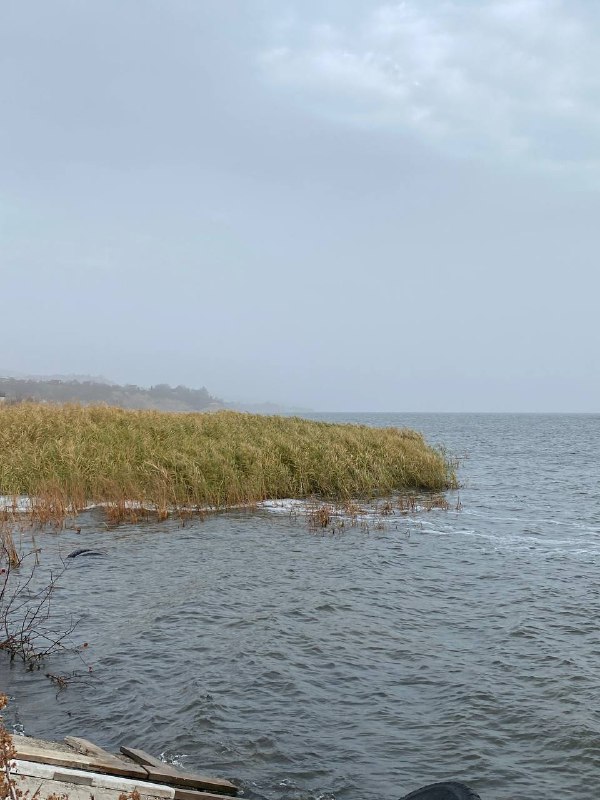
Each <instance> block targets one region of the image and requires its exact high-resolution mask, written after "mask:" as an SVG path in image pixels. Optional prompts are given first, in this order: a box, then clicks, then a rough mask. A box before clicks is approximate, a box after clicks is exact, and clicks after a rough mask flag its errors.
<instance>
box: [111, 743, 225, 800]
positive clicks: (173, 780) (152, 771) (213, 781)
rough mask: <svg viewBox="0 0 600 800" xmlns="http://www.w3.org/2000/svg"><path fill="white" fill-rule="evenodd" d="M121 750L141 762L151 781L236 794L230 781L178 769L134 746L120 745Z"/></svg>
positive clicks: (222, 793)
mask: <svg viewBox="0 0 600 800" xmlns="http://www.w3.org/2000/svg"><path fill="white" fill-rule="evenodd" d="M121 752H122V753H123V755H126V756H127V757H128V758H131V759H133V760H134V761H137V762H138V763H139V764H141V765H142V767H143V768H144V769H145V770H146V771H147V773H148V777H149V779H150V780H152V781H155V782H158V783H168V784H171V785H174V786H179V787H181V788H186V789H200V790H207V791H211V792H215V793H217V794H221V795H230V796H232V795H236V794H237V786H236V785H235V784H233V783H231V782H230V781H226V780H223V779H221V778H209V777H207V776H206V775H197V774H195V773H191V772H182V771H179V770H177V769H175V768H174V767H172V766H171V765H170V764H165V763H164V761H161V760H160V759H158V758H155V757H154V756H151V755H149V754H148V753H145V752H144V751H143V750H138V749H137V748H135V747H125V746H123V747H121Z"/></svg>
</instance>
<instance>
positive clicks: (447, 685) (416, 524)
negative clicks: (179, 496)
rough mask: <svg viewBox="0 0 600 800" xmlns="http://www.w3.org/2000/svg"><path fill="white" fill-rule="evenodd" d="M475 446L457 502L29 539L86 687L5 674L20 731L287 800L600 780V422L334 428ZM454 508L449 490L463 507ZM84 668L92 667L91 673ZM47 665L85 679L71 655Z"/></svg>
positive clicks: (470, 420)
mask: <svg viewBox="0 0 600 800" xmlns="http://www.w3.org/2000/svg"><path fill="white" fill-rule="evenodd" d="M333 418H335V419H339V420H342V419H343V420H352V421H363V422H368V423H369V424H374V425H384V424H396V425H410V426H411V427H415V428H417V429H419V430H422V431H423V432H424V433H425V434H426V435H427V438H428V439H429V441H431V442H433V443H441V444H444V445H446V446H447V447H448V448H449V449H450V450H451V451H453V452H455V453H457V454H459V455H463V456H466V459H465V460H464V461H463V464H462V466H461V469H460V476H461V479H462V481H463V483H464V484H465V485H464V487H463V488H462V489H461V491H460V499H461V501H462V504H463V508H462V510H461V511H458V512H457V511H454V510H452V511H449V512H443V511H439V510H434V511H432V512H429V513H427V514H421V515H419V516H418V517H416V518H413V519H411V520H407V519H400V520H397V521H392V522H391V524H390V525H389V526H388V527H387V528H386V529H385V530H377V529H374V528H371V530H370V531H365V530H362V529H360V528H357V529H352V530H346V531H345V532H344V533H343V534H336V535H330V534H315V533H311V532H310V531H309V530H308V529H307V527H306V525H305V524H304V523H302V522H299V521H294V520H293V519H290V518H289V517H288V516H286V515H285V514H275V513H272V512H269V511H260V512H254V513H241V512H235V513H229V514H223V515H219V516H214V517H211V518H208V519H206V520H205V521H203V522H199V521H198V522H192V523H187V524H186V525H185V526H184V527H181V525H180V524H179V523H177V522H174V521H173V522H168V523H163V524H143V525H138V526H133V525H129V526H122V527H120V528H118V529H116V530H113V531H107V530H106V529H105V528H104V527H103V525H102V517H101V516H100V515H99V514H98V513H90V514H88V515H86V516H85V517H84V518H83V520H82V531H81V534H76V533H75V532H74V531H64V532H62V533H60V534H53V533H46V534H43V535H42V534H39V535H38V536H37V544H38V546H41V547H42V548H43V554H42V556H43V559H45V560H46V563H50V562H51V561H52V560H53V559H56V554H57V552H58V551H61V552H62V553H63V554H66V553H68V552H69V551H70V550H72V549H74V548H75V547H82V546H86V547H87V546H89V547H101V548H103V549H105V550H106V552H107V556H106V557H104V558H94V559H92V558H89V559H84V558H80V559H75V560H71V561H69V562H68V563H69V568H68V580H66V581H64V586H63V588H62V589H61V590H60V591H59V593H58V595H57V598H56V612H57V613H58V614H59V615H60V614H64V613H67V612H72V613H74V614H75V615H76V616H79V617H80V618H81V622H80V625H79V628H78V629H77V632H76V635H75V638H76V640H77V641H78V642H84V641H87V642H89V648H88V650H87V651H86V659H87V661H88V662H89V664H91V665H92V666H93V672H92V673H91V674H90V675H89V677H88V678H87V679H86V680H85V681H83V682H79V683H73V685H71V686H70V687H69V688H68V689H67V690H65V691H63V692H60V693H58V694H57V692H56V688H55V687H53V686H52V685H51V684H50V682H49V681H48V680H47V679H46V678H45V677H44V675H43V673H37V674H29V673H26V672H24V671H23V669H22V668H21V667H20V666H17V665H15V666H13V667H12V668H9V667H8V665H7V664H6V663H5V662H1V661H0V681H1V685H3V686H5V687H6V688H7V689H8V691H9V692H10V694H11V695H12V696H13V697H14V698H15V699H14V701H13V703H12V708H11V712H10V713H11V715H12V716H11V717H10V721H11V723H12V724H14V725H16V726H17V728H18V729H23V730H24V731H25V732H26V733H28V734H31V735H36V736H40V737H47V738H58V737H62V736H65V735H67V734H74V735H78V736H84V737H86V738H89V739H92V740H94V741H96V742H98V743H99V744H103V745H105V746H107V747H109V748H118V746H119V745H121V744H124V743H127V744H129V745H133V746H138V747H142V748H144V749H146V750H149V751H151V752H154V753H157V754H158V753H161V754H164V757H165V758H167V759H169V760H175V761H176V762H178V763H181V764H184V765H185V766H187V767H190V768H199V769H202V770H203V771H207V772H212V773H214V774H217V775H222V776H224V777H229V778H232V779H234V780H235V781H236V782H239V784H240V785H241V787H242V788H243V792H244V794H245V795H247V796H250V797H261V798H270V799H272V800H301V799H302V800H304V799H306V800H318V799H320V800H329V799H330V798H331V800H334V798H335V799H337V800H345V799H346V798H348V800H350V798H353V799H356V800H363V799H364V800H375V798H377V799H378V800H379V799H380V798H390V800H393V798H398V797H399V796H401V795H402V794H404V793H405V792H408V791H409V790H411V789H413V788H416V787H418V786H419V785H422V784H425V783H428V782H431V781H434V780H442V779H446V778H455V779H459V780H464V781H466V782H467V783H469V784H470V785H472V786H473V787H474V788H475V789H476V790H477V791H479V792H480V793H481V795H482V797H483V799H484V800H509V798H510V799H511V800H512V799H514V798H516V797H522V798H527V800H549V798H556V797H560V798H562V799H563V800H567V799H568V798H580V797H588V796H593V795H594V794H595V793H596V792H597V791H600V709H599V707H598V704H597V697H598V692H599V690H600V537H599V535H598V534H599V533H600V469H599V467H598V450H599V448H598V444H599V442H600V416H525V415H524V416H520V415H498V416H495V415H435V414H431V415H423V416H419V415H396V414H393V415H335V416H334V417H333ZM450 499H451V502H452V504H453V505H454V504H455V500H456V497H455V496H453V497H451V498H450ZM75 666H78V667H81V664H79V665H75ZM48 668H49V669H50V671H52V672H63V671H66V670H67V669H71V668H73V664H72V663H71V662H69V661H68V659H66V658H63V657H58V658H56V659H54V661H52V662H51V663H50V664H49V665H48Z"/></svg>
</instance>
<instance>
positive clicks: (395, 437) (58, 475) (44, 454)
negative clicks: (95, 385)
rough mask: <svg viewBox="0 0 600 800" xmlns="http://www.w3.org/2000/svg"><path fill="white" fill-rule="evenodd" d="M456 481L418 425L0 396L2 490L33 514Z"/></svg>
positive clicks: (329, 495)
mask: <svg viewBox="0 0 600 800" xmlns="http://www.w3.org/2000/svg"><path fill="white" fill-rule="evenodd" d="M454 486H456V477H455V473H454V470H453V467H452V465H451V464H450V463H449V462H448V460H447V459H446V457H445V456H444V455H443V454H442V453H440V452H438V451H437V450H435V449H433V448H431V447H430V446H429V445H427V444H426V442H425V441H424V439H423V437H422V436H421V435H420V434H418V433H415V432H414V431H410V430H404V429H397V428H370V427H367V426H361V425H340V424H333V423H326V422H314V421H309V420H305V419H300V418H297V417H280V416H271V417H267V416H259V415H252V414H243V413H237V412H232V411H220V412H217V413H211V414H199V413H185V414H173V413H166V412H160V411H129V410H124V409H119V408H113V407H106V406H79V405H45V404H36V403H23V404H18V405H11V406H6V407H0V495H4V496H8V497H18V496H23V495H25V496H28V497H30V498H34V511H35V513H36V515H37V516H38V519H39V521H40V522H48V521H51V520H56V519H61V518H64V517H65V516H66V515H67V514H69V513H72V512H76V511H77V510H80V509H82V508H85V507H86V505H88V504H90V503H108V504H109V512H110V513H111V514H112V515H113V516H114V517H115V519H118V518H121V517H125V516H127V514H128V513H130V512H131V507H130V505H129V503H130V501H134V502H139V503H140V504H144V505H148V506H151V507H152V508H153V509H154V510H155V511H156V512H158V514H159V515H163V516H164V515H166V514H167V513H168V511H169V510H170V509H182V510H183V509H187V510H189V509H197V510H202V509H205V508H207V507H211V508H226V507H228V506H235V505H243V504H252V503H255V502H258V501H260V500H265V499H276V498H284V497H293V498H306V497H320V498H325V499H332V500H348V499H351V498H365V497H376V496H384V495H389V494H391V493H393V492H396V491H399V490H419V491H420V490H426V491H432V492H440V491H443V490H444V489H447V488H451V487H454Z"/></svg>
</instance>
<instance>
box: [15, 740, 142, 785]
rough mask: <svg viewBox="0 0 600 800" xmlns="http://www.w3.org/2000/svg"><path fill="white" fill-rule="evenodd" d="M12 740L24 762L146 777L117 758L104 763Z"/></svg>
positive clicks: (18, 755) (103, 761) (140, 769)
mask: <svg viewBox="0 0 600 800" xmlns="http://www.w3.org/2000/svg"><path fill="white" fill-rule="evenodd" d="M12 738H13V745H14V748H15V751H16V754H17V758H20V759H23V760H24V761H35V762H37V763H39V764H51V765H52V766H56V767H70V768H72V769H83V770H87V771H88V772H101V773H104V774H107V775H121V776H123V777H127V778H139V779H141V780H146V779H147V777H148V773H147V770H144V769H143V768H140V767H139V766H138V765H137V764H126V763H125V762H124V761H120V760H119V759H117V758H115V759H114V760H111V761H105V760H102V759H100V758H92V757H90V756H84V755H81V754H80V753H75V752H72V753H65V752H63V751H62V750H51V749H49V748H42V747H37V746H36V745H34V744H31V743H29V742H28V741H27V737H26V736H13V737H12Z"/></svg>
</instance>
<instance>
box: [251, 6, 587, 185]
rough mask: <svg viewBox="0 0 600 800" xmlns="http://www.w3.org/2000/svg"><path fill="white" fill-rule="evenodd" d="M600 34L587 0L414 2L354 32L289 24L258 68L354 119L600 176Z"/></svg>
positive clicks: (460, 148) (466, 149) (386, 9)
mask: <svg viewBox="0 0 600 800" xmlns="http://www.w3.org/2000/svg"><path fill="white" fill-rule="evenodd" d="M599 27H600V23H599V20H598V18H597V17H594V16H593V15H590V10H589V7H587V9H586V8H585V7H584V6H583V5H582V4H579V3H578V2H577V0H478V1H477V2H472V0H454V1H448V2H446V1H445V0H437V1H435V2H434V0H406V1H405V2H400V3H387V4H381V5H379V6H377V7H375V9H374V10H373V11H371V13H370V14H368V15H366V16H363V17H362V18H361V19H358V20H356V21H355V22H354V23H353V24H350V25H345V26H342V25H341V24H340V22H339V20H338V21H337V22H336V23H333V24H332V23H327V22H325V23H324V22H319V23H316V22H308V23H307V22H304V23H302V22H300V21H299V20H298V19H296V20H295V23H294V26H292V25H290V24H289V22H288V24H286V26H284V27H281V28H280V38H279V40H278V41H273V43H272V46H271V47H270V48H269V49H266V50H264V51H263V52H262V53H261V56H260V65H261V68H262V70H263V73H264V75H265V77H266V78H267V79H268V80H269V81H270V82H271V83H272V84H275V85H277V86H279V87H282V88H285V89H288V88H293V89H294V90H295V93H296V95H297V96H298V97H299V98H300V99H299V102H303V103H306V104H308V105H310V106H311V107H312V108H316V109H317V110H318V112H319V113H321V114H326V115H328V116H331V117H335V118H336V119H338V120H342V121H344V122H346V123H351V124H355V125H362V126H368V127H386V128H392V129H395V130H400V131H405V132H409V133H412V134H413V135H415V136H417V137H419V138H421V139H424V140H425V141H427V142H429V143H431V144H433V145H435V146H437V147H439V148H441V149H443V150H445V151H450V152H453V153H456V154H459V155H469V156H473V155H475V156H481V157H493V158H498V157H501V158H505V159H509V160H516V161H528V162H530V163H532V164H535V165H542V166H545V167H547V168H550V169H554V170H557V171H560V170H568V169H571V168H573V169H574V168H577V169H581V168H582V167H583V168H590V167H593V168H597V167H598V166H600V157H599V154H598V136H599V134H600V113H599V109H600V79H599V76H600V51H598V48H597V47H596V42H597V35H598V28H599Z"/></svg>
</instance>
